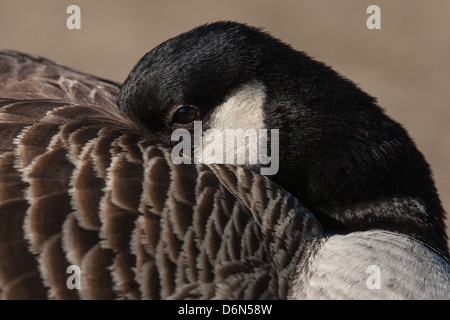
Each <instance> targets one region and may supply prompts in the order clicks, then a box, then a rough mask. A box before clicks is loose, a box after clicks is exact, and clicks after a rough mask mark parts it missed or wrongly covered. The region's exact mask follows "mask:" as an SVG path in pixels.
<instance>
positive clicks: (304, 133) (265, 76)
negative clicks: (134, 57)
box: [119, 22, 447, 251]
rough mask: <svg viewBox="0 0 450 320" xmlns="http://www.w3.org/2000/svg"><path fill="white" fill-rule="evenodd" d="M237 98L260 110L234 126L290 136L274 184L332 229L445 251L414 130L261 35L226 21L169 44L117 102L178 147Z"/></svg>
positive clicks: (151, 55)
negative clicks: (407, 239)
mask: <svg viewBox="0 0 450 320" xmlns="http://www.w3.org/2000/svg"><path fill="white" fill-rule="evenodd" d="M248 92H250V93H251V94H248ZM236 93H238V94H240V97H241V96H244V97H245V96H246V97H248V98H249V99H252V98H254V97H256V98H257V99H256V100H258V99H259V100H258V101H259V104H260V106H259V107H260V108H259V109H258V106H256V107H255V108H253V107H251V108H247V107H246V108H243V111H242V112H243V114H241V113H240V111H239V112H234V114H233V113H228V114H226V117H227V118H229V119H227V121H225V123H227V124H233V123H235V122H236V123H240V124H242V123H243V120H242V119H244V120H245V122H246V123H247V125H248V126H250V127H251V126H253V125H255V126H261V124H260V123H259V122H260V121H256V120H255V119H256V118H258V116H259V117H260V119H262V121H263V125H264V127H265V128H268V129H279V130H280V131H279V132H280V148H279V150H280V170H279V172H278V174H277V175H275V176H274V177H272V178H273V180H275V181H276V182H278V183H279V184H281V185H282V186H283V187H285V188H286V189H287V190H288V191H290V192H291V193H293V194H294V195H295V196H296V197H298V199H299V200H300V201H301V202H302V203H303V204H305V205H306V206H307V207H308V208H309V209H310V210H311V211H312V212H313V213H314V214H315V215H316V217H318V218H319V220H320V221H321V223H322V224H323V225H324V227H325V228H326V229H327V230H328V231H329V232H339V233H345V232H349V231H354V230H364V229H371V228H383V229H391V230H396V231H400V232H405V233H409V234H413V235H415V236H417V237H419V238H421V239H423V240H425V241H427V242H429V243H432V244H433V245H435V246H436V247H438V248H439V249H441V250H443V251H447V244H446V236H445V231H444V223H443V214H444V213H443V209H442V207H441V204H440V200H439V198H438V196H437V192H436V189H435V186H434V182H433V180H432V178H431V172H430V169H429V166H428V164H427V163H426V161H425V159H424V157H423V156H422V154H421V153H420V152H419V151H418V150H417V148H416V147H415V145H414V142H413V141H412V140H411V139H410V137H409V136H408V134H407V132H406V131H405V130H404V129H403V128H402V127H401V126H400V125H399V124H398V123H396V122H394V121H393V120H391V119H390V118H388V117H387V116H386V115H385V114H384V112H383V111H382V110H381V108H379V107H378V106H377V105H376V101H375V99H374V98H372V97H370V96H369V95H367V94H366V93H364V92H363V91H361V90H360V89H359V88H358V87H357V86H356V85H355V84H354V83H352V82H351V81H349V80H347V79H345V78H344V77H342V76H340V75H339V74H338V73H336V72H335V71H333V70H332V69H331V68H329V67H328V66H326V65H324V64H323V63H320V62H317V61H315V60H313V59H311V58H310V57H308V56H307V55H306V54H304V53H303V52H299V51H296V50H294V49H292V48H291V47H290V46H288V45H286V44H284V43H282V42H281V41H279V40H277V39H274V38H273V37H271V36H270V35H268V34H267V33H265V32H262V31H261V30H259V29H256V28H252V27H249V26H246V25H244V24H238V23H234V22H218V23H213V24H208V25H204V26H201V27H198V28H196V29H193V30H191V31H189V32H186V33H184V34H181V35H179V36H177V37H175V38H172V39H170V40H168V41H166V42H164V43H162V44H161V45H159V46H158V47H156V48H155V49H153V50H152V51H150V52H148V53H147V54H146V55H145V56H144V57H143V58H142V59H141V60H140V61H139V62H138V63H137V65H136V66H135V67H134V69H133V70H132V72H131V73H130V75H129V76H128V78H127V79H126V81H125V82H124V84H123V87H122V89H121V92H120V95H119V106H120V108H121V109H122V110H124V111H125V112H126V113H127V114H129V115H130V116H131V117H133V118H134V119H135V120H136V121H137V122H139V123H140V124H141V125H142V127H143V128H145V130H148V131H150V132H152V133H153V134H154V135H157V136H158V137H159V138H160V140H161V141H162V142H163V143H165V144H167V145H170V137H171V134H172V132H173V130H174V129H176V128H179V127H183V128H187V129H189V130H192V128H193V121H194V120H201V121H202V122H203V129H208V128H211V127H214V125H215V124H217V117H218V116H217V114H216V115H215V113H216V111H217V110H218V109H220V108H222V106H223V105H224V104H227V102H229V101H230V97H233V96H235V95H236ZM254 100H255V99H254ZM233 101H234V103H235V104H236V101H237V103H239V101H241V100H239V99H237V100H233ZM247 102H248V101H247ZM245 110H247V111H245ZM257 113H262V115H261V114H257ZM214 119H215V120H214ZM213 120H214V121H213ZM239 121H240V122H239Z"/></svg>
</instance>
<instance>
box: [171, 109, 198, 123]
mask: <svg viewBox="0 0 450 320" xmlns="http://www.w3.org/2000/svg"><path fill="white" fill-rule="evenodd" d="M196 118H197V109H196V108H194V107H191V106H184V107H181V108H180V109H178V110H177V111H175V113H174V115H173V117H172V123H179V124H189V123H191V122H192V121H194V120H195V119H196Z"/></svg>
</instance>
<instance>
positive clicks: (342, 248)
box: [0, 21, 450, 299]
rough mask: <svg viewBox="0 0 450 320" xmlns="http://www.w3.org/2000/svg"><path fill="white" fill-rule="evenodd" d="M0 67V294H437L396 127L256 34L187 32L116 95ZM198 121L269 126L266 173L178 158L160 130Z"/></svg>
mask: <svg viewBox="0 0 450 320" xmlns="http://www.w3.org/2000/svg"><path fill="white" fill-rule="evenodd" d="M0 70H1V72H0V83H1V84H2V86H1V88H0V108H1V109H0V111H1V113H0V120H1V122H0V135H1V140H0V141H1V151H0V152H1V153H0V179H1V180H0V221H1V222H0V239H1V240H0V243H1V244H0V296H1V298H3V299H33V298H35V299H41V298H51V299H80V298H81V299H113V298H122V299H214V298H215V299H307V298H309V299H320V298H329V299H401V298H403V299H414V298H418V299H423V298H425V299H449V298H450V290H449V289H450V264H449V258H448V248H447V244H446V236H445V232H444V223H443V215H444V212H443V209H442V206H441V204H440V201H439V197H438V195H437V191H436V189H435V187H434V182H433V180H432V177H431V171H430V168H429V166H428V164H427V163H426V161H425V159H424V157H423V156H422V154H421V153H420V152H419V151H418V150H417V148H416V147H415V145H414V143H413V141H412V140H411V138H410V137H409V136H408V134H407V132H406V131H405V130H404V129H403V128H402V127H401V125H399V124H398V123H396V122H394V121H393V120H391V119H390V118H388V117H387V116H386V115H385V114H384V112H383V111H382V109H381V108H379V107H378V106H377V104H376V101H375V99H374V98H372V97H370V96H369V95H367V94H366V93H364V92H363V91H362V90H360V89H359V88H358V87H357V86H356V85H355V84H353V83H352V82H351V81H349V80H347V79H345V78H344V77H342V76H341V75H339V74H337V73H336V72H335V71H333V70H332V69H331V68H330V67H328V66H326V65H325V64H323V63H320V62H317V61H315V60H313V59H312V58H310V57H309V56H307V55H306V54H305V53H303V52H299V51H296V50H294V49H293V48H291V47H290V46H289V45H287V44H284V43H283V42H281V41H280V40H277V39H275V38H273V37H272V36H271V35H269V34H268V33H266V32H264V31H262V30H260V29H257V28H254V27H250V26H247V25H245V24H241V23H236V22H229V21H225V22H216V23H212V24H207V25H203V26H200V27H197V28H195V29H193V30H191V31H188V32H186V33H183V34H181V35H179V36H177V37H175V38H172V39H169V40H168V41H166V42H164V43H162V44H161V45H159V46H158V47H156V48H155V49H153V50H152V51H150V52H149V53H147V54H146V55H144V57H143V58H142V59H141V60H140V61H138V63H137V64H136V66H135V67H134V68H133V70H132V71H131V72H130V74H129V76H128V77H127V79H126V80H125V82H124V83H123V84H122V85H120V84H117V83H114V82H112V81H108V80H105V79H101V78H98V77H95V76H91V75H87V74H84V73H80V72H77V71H75V70H72V69H70V68H67V67H64V66H60V65H58V64H56V63H54V62H52V61H49V60H47V59H44V58H41V57H36V56H32V55H28V54H24V53H19V52H14V51H1V52H0ZM197 121H201V123H202V124H201V125H202V130H203V131H205V132H206V131H207V130H208V129H212V128H215V129H218V130H222V131H223V130H226V129H228V128H241V129H252V128H253V129H263V128H278V129H280V139H279V145H280V148H279V150H280V154H279V158H280V159H279V163H280V167H279V171H278V172H277V173H276V174H275V175H273V176H270V177H268V176H264V175H262V174H259V173H258V170H256V169H257V168H258V167H259V166H262V165H261V164H256V165H254V164H253V165H251V164H247V163H246V164H244V165H241V166H236V165H233V164H214V163H192V164H184V163H182V164H174V163H173V161H172V153H171V149H172V148H173V144H174V142H173V141H172V139H171V134H172V132H173V131H174V130H176V129H180V128H182V129H184V130H187V131H188V132H193V130H194V126H195V123H196V122H197ZM245 147H248V145H246V146H245ZM239 152H242V150H239ZM298 199H299V200H300V201H299V200H298ZM71 265H76V266H79V267H80V269H81V270H82V273H81V278H80V280H81V288H80V289H76V290H74V289H70V288H69V286H68V285H67V278H68V274H67V271H66V270H67V268H68V267H69V266H71ZM371 265H375V266H377V267H378V268H379V269H380V270H381V288H380V289H371V288H369V286H368V285H367V282H366V280H367V278H368V273H367V268H368V267H369V266H371Z"/></svg>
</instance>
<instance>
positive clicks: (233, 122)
mask: <svg viewBox="0 0 450 320" xmlns="http://www.w3.org/2000/svg"><path fill="white" fill-rule="evenodd" d="M265 101H266V88H265V86H264V85H263V84H262V83H261V82H259V81H254V82H249V83H246V84H244V85H242V86H241V87H240V88H238V89H236V90H234V91H233V92H231V94H229V95H228V97H227V98H226V99H225V102H224V103H222V104H221V105H220V106H218V107H216V108H215V109H214V111H213V113H212V114H211V116H210V118H209V120H208V127H209V128H210V129H207V130H205V131H203V130H202V129H203V124H202V122H201V121H194V137H193V140H192V137H191V136H190V133H189V131H188V130H186V129H177V130H175V131H174V132H173V133H172V137H171V140H172V141H179V143H178V144H176V145H175V146H174V147H173V149H172V162H173V163H174V164H180V163H192V162H191V161H192V160H193V161H194V163H204V164H213V163H218V164H223V163H227V164H233V165H239V166H242V167H246V168H250V169H257V168H260V173H261V174H262V175H274V174H276V173H277V172H278V168H279V132H278V129H266V128H265V123H264V114H265V113H264V109H263V106H264V103H265ZM269 134H270V156H269V152H268V151H269V146H268V141H269V137H268V135H269ZM180 139H181V142H180ZM191 141H192V142H193V144H194V150H193V152H192V153H191ZM181 155H182V156H181ZM192 156H193V159H192ZM267 165H269V166H267Z"/></svg>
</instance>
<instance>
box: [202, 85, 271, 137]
mask: <svg viewBox="0 0 450 320" xmlns="http://www.w3.org/2000/svg"><path fill="white" fill-rule="evenodd" d="M265 100H266V87H265V86H264V84H262V82H260V81H253V82H249V83H246V84H244V85H242V86H241V87H240V88H238V89H236V90H235V91H233V92H231V93H230V94H229V95H228V98H227V99H226V100H225V102H224V103H222V104H221V105H220V106H218V107H216V109H215V110H214V112H213V114H212V115H211V117H210V119H209V124H210V128H215V129H218V130H220V131H223V132H224V131H225V130H226V129H242V130H244V131H246V130H247V129H255V130H259V129H263V128H264V127H265V125H264V110H263V105H264V102H265Z"/></svg>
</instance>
